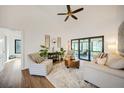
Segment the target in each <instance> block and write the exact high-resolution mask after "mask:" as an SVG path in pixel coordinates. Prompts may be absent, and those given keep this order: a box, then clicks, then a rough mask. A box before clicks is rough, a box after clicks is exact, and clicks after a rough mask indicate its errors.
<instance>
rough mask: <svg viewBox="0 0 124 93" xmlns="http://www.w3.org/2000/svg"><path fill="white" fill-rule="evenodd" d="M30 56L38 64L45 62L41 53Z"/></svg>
mask: <svg viewBox="0 0 124 93" xmlns="http://www.w3.org/2000/svg"><path fill="white" fill-rule="evenodd" d="M29 56H30V58H31V59H32V60H33V61H34V62H36V63H41V62H43V61H44V58H43V57H41V56H40V54H39V53H32V54H29Z"/></svg>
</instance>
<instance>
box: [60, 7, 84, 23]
mask: <svg viewBox="0 0 124 93" xmlns="http://www.w3.org/2000/svg"><path fill="white" fill-rule="evenodd" d="M66 7H67V13H58V15H67V17H66V18H65V20H64V21H65V22H66V21H67V20H68V18H69V16H71V17H72V18H74V19H75V20H77V19H78V18H77V17H76V16H75V15H74V14H75V13H78V12H80V11H82V10H83V9H84V8H79V9H76V10H74V11H72V10H71V7H70V5H67V6H66Z"/></svg>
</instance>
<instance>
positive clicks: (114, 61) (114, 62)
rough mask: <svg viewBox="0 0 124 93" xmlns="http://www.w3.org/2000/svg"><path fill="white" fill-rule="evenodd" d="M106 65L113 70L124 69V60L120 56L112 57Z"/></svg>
mask: <svg viewBox="0 0 124 93" xmlns="http://www.w3.org/2000/svg"><path fill="white" fill-rule="evenodd" d="M106 65H107V66H108V67H110V68H113V69H124V58H123V57H121V56H118V55H114V56H111V58H109V60H108V62H107V63H106Z"/></svg>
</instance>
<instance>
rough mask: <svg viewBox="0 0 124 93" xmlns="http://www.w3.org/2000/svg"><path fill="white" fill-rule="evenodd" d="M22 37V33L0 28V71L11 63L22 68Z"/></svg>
mask: <svg viewBox="0 0 124 93" xmlns="http://www.w3.org/2000/svg"><path fill="white" fill-rule="evenodd" d="M22 36H23V35H22V31H18V30H13V29H8V28H0V69H2V68H4V65H5V64H6V63H8V62H12V61H17V62H19V65H20V68H21V67H22V66H21V65H22V58H23V57H22Z"/></svg>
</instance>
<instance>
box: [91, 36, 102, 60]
mask: <svg viewBox="0 0 124 93" xmlns="http://www.w3.org/2000/svg"><path fill="white" fill-rule="evenodd" d="M101 52H103V38H91V40H90V55H91V56H90V59H91V60H93V59H95V58H96V57H97V56H98V54H99V53H101Z"/></svg>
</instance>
